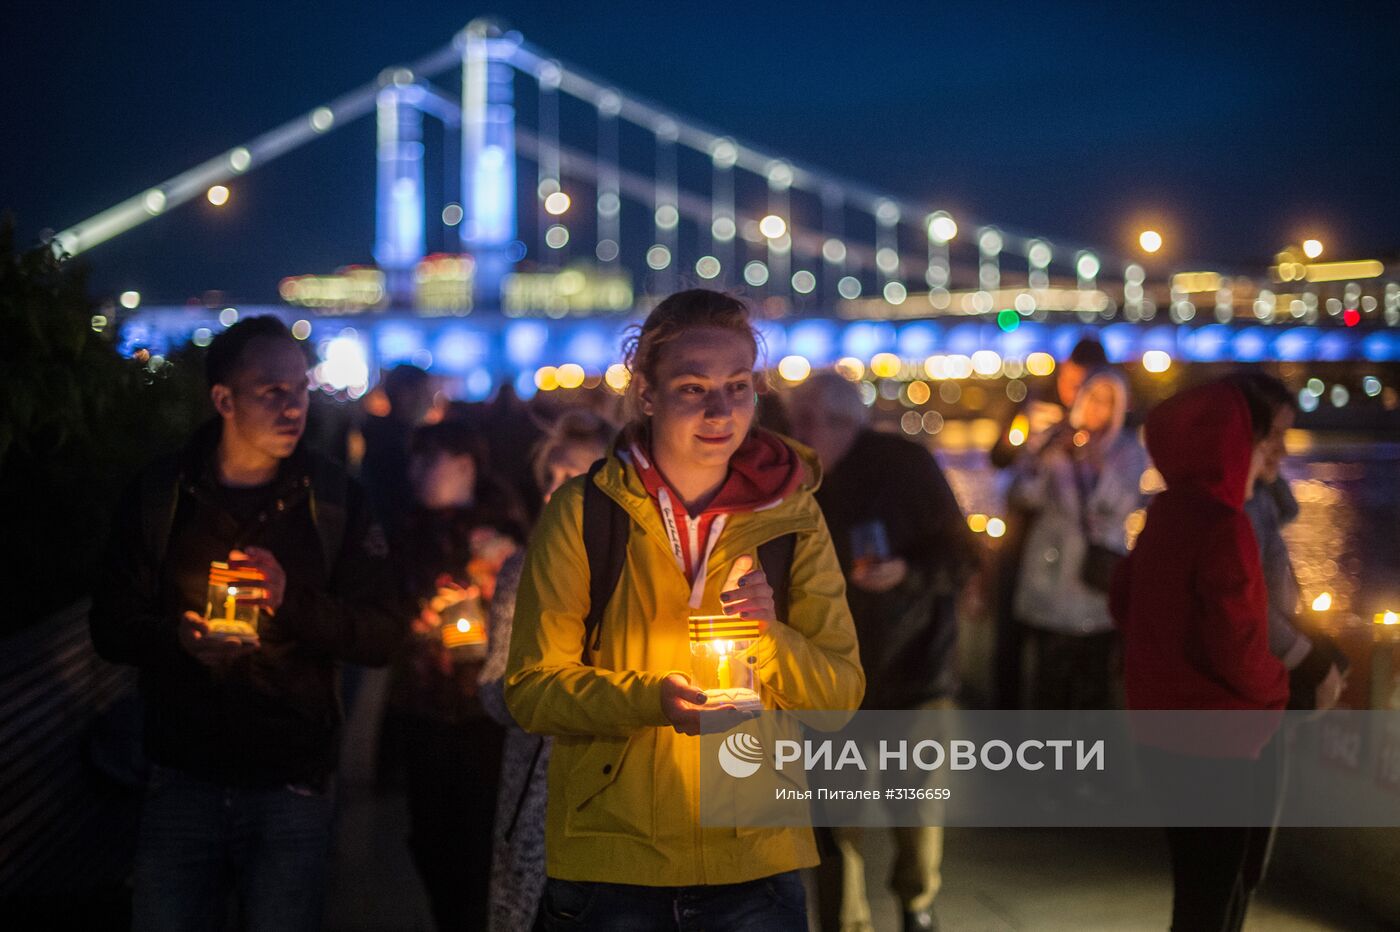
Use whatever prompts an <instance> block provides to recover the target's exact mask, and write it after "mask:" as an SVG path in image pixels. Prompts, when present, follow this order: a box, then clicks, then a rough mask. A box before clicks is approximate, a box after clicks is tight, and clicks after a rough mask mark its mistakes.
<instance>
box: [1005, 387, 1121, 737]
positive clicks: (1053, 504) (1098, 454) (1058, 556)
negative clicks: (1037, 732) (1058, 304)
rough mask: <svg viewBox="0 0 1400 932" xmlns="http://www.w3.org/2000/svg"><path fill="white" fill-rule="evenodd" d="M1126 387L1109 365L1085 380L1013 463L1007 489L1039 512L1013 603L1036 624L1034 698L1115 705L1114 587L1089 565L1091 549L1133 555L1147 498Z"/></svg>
mask: <svg viewBox="0 0 1400 932" xmlns="http://www.w3.org/2000/svg"><path fill="white" fill-rule="evenodd" d="M1127 410H1128V387H1127V385H1126V383H1125V382H1124V381H1123V379H1122V377H1121V376H1119V375H1118V374H1117V373H1115V372H1113V371H1112V370H1109V369H1102V370H1100V371H1098V372H1096V373H1093V374H1092V375H1090V376H1089V378H1088V379H1087V380H1086V381H1085V382H1084V385H1083V386H1082V387H1081V388H1080V390H1079V394H1078V395H1077V396H1076V397H1075V400H1074V405H1073V406H1072V407H1071V408H1070V412H1069V416H1068V417H1067V418H1066V419H1065V421H1064V422H1063V426H1062V427H1060V428H1057V429H1055V430H1053V431H1051V432H1050V433H1049V434H1048V435H1047V436H1046V437H1045V438H1044V439H1043V441H1042V445H1041V446H1039V448H1038V449H1037V450H1035V451H1034V455H1033V456H1029V457H1025V458H1024V459H1023V461H1022V462H1020V463H1018V464H1017V466H1016V467H1015V472H1014V474H1013V477H1012V482H1011V488H1010V491H1009V498H1010V500H1011V501H1012V503H1013V504H1015V505H1017V506H1018V507H1022V508H1028V509H1035V510H1036V511H1037V512H1038V517H1037V519H1036V521H1035V523H1034V524H1033V525H1032V526H1031V528H1030V530H1029V531H1028V532H1027V537H1026V543H1025V553H1024V557H1023V559H1022V561H1021V569H1020V575H1019V577H1018V578H1017V583H1016V596H1015V610H1016V616H1017V618H1018V619H1019V620H1020V621H1021V623H1022V624H1024V625H1026V626H1028V627H1029V628H1030V629H1031V633H1032V643H1033V645H1034V651H1035V657H1036V662H1035V685H1034V687H1033V690H1032V698H1033V705H1034V706H1035V707H1036V708H1041V709H1099V708H1108V707H1109V706H1111V705H1112V696H1113V688H1112V683H1113V673H1112V659H1113V655H1114V647H1115V643H1116V639H1117V634H1116V632H1115V631H1114V628H1113V621H1112V619H1111V618H1110V617H1109V613H1108V596H1107V591H1106V589H1104V588H1100V587H1099V586H1097V585H1096V584H1095V583H1094V581H1093V580H1092V579H1091V578H1089V577H1090V576H1091V574H1090V573H1086V565H1087V564H1088V563H1090V562H1091V561H1092V560H1093V559H1095V557H1094V555H1092V553H1091V552H1092V551H1094V550H1098V551H1100V554H1099V556H1100V557H1103V556H1105V553H1104V552H1105V551H1107V552H1110V553H1111V554H1119V555H1122V554H1126V553H1127V550H1128V548H1127V539H1126V522H1127V519H1128V516H1129V515H1130V514H1131V513H1132V512H1133V511H1134V510H1136V509H1137V508H1138V507H1139V506H1140V504H1141V502H1142V493H1141V492H1140V491H1139V489H1140V484H1141V479H1142V473H1143V470H1144V469H1146V467H1147V453H1146V452H1145V451H1144V450H1143V448H1142V444H1141V443H1139V442H1138V439H1137V436H1136V435H1135V434H1134V433H1133V432H1131V431H1125V430H1124V429H1123V422H1124V419H1125V417H1126V415H1127Z"/></svg>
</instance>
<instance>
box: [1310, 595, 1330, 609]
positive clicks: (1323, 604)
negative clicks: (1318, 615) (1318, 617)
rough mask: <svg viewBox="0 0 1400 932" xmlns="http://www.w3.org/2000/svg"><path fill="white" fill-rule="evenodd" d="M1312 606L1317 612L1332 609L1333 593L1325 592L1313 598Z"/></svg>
mask: <svg viewBox="0 0 1400 932" xmlns="http://www.w3.org/2000/svg"><path fill="white" fill-rule="evenodd" d="M1312 607H1313V611H1315V612H1325V611H1327V610H1328V609H1330V608H1331V607H1332V593H1330V592H1324V593H1322V595H1320V596H1318V597H1317V598H1315V599H1313V603H1312Z"/></svg>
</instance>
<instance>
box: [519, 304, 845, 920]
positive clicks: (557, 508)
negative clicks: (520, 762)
mask: <svg viewBox="0 0 1400 932" xmlns="http://www.w3.org/2000/svg"><path fill="white" fill-rule="evenodd" d="M757 350H758V342H757V334H756V332H755V331H754V328H753V325H752V324H751V323H750V320H749V312H748V308H747V306H746V305H745V304H744V303H743V302H742V301H740V300H739V299H738V298H735V297H733V296H730V295H726V294H722V293H719V292H714V291H705V290H700V289H696V290H691V291H683V292H679V293H677V294H673V295H671V296H670V297H668V298H666V299H665V300H664V301H662V302H661V303H660V304H658V305H657V306H656V308H655V309H653V310H652V312H651V314H650V315H649V316H648V317H647V319H646V321H645V322H644V323H643V324H642V325H641V327H640V329H639V331H638V332H637V333H636V334H635V336H634V337H633V338H632V339H631V340H630V341H629V345H628V347H627V352H626V360H627V364H628V368H629V369H630V371H631V377H632V378H631V384H630V385H629V388H628V393H629V403H630V404H629V407H630V410H631V413H632V415H633V420H632V422H631V423H630V424H629V425H628V426H627V428H626V429H625V430H624V432H623V434H622V436H621V437H620V438H619V439H618V441H617V443H616V444H615V445H614V446H613V448H612V450H611V451H610V452H609V454H608V457H607V460H606V461H605V462H604V463H603V464H602V466H601V468H599V469H597V470H596V471H590V473H589V474H587V475H585V476H580V477H577V478H575V479H572V480H570V481H569V482H567V483H565V484H564V485H563V486H562V487H561V488H560V489H559V490H558V491H557V492H556V493H555V494H554V496H553V497H552V498H551V499H550V502H549V505H548V506H547V507H546V508H545V511H544V514H543V515H542V516H541V518H540V523H539V525H538V527H537V528H536V529H535V533H534V535H533V536H532V538H531V540H530V544H529V547H528V550H527V554H526V557H525V566H524V569H523V571H522V575H521V583H520V589H519V594H518V597H517V602H516V610H515V629H514V631H513V633H512V638H511V645H510V656H509V660H508V662H507V666H506V676H505V696H506V703H507V705H508V706H509V708H510V711H511V714H512V715H513V716H514V717H515V719H516V720H517V721H518V722H519V723H520V724H521V726H522V727H524V728H525V729H526V730H527V731H529V732H532V733H536V734H544V735H552V736H554V747H553V753H552V756H551V759H550V763H549V789H548V797H549V804H548V810H547V814H546V830H545V836H546V860H547V864H546V870H547V874H548V880H547V881H546V883H545V892H544V901H543V903H542V905H541V919H542V922H543V926H544V928H546V929H617V928H627V929H634V928H635V929H641V928H645V929H668V928H670V929H675V928H678V926H679V925H680V923H682V922H684V923H685V926H686V928H699V927H704V928H716V929H728V930H744V929H751V930H764V932H772V930H791V932H805V930H806V929H807V911H806V902H805V894H804V892H803V886H802V881H801V878H800V875H799V871H800V869H802V868H807V867H812V866H815V865H816V863H817V860H818V858H817V849H816V844H815V841H814V839H813V835H812V830H811V828H810V827H777V828H761V827H756V826H747V827H743V828H741V829H739V830H737V831H736V829H735V827H734V826H729V827H721V826H703V825H701V821H700V786H699V777H700V763H701V762H700V739H699V737H698V735H699V734H700V732H701V729H702V721H703V720H704V716H706V715H707V714H708V713H709V712H710V711H711V706H713V703H709V704H707V695H706V693H705V692H704V691H702V690H701V688H700V687H699V686H698V685H697V684H696V682H695V681H694V678H693V676H692V672H693V671H694V669H695V667H694V664H693V661H692V658H691V653H690V644H689V629H690V621H689V619H690V616H691V614H692V613H702V614H705V615H710V616H713V615H715V614H720V613H723V614H726V615H729V616H739V618H741V619H744V620H747V621H751V622H754V623H755V627H756V628H757V629H758V630H759V631H760V632H761V633H760V634H759V635H758V637H757V638H756V639H755V640H754V641H753V643H752V645H751V646H750V647H749V648H748V649H747V650H746V651H745V654H744V656H743V657H742V658H736V659H739V660H740V662H742V663H745V664H746V665H751V666H752V667H753V669H754V671H755V672H756V675H757V678H758V680H759V681H760V683H761V694H762V702H763V704H764V706H765V707H766V708H770V709H784V710H853V709H855V708H856V707H857V706H858V705H859V704H860V700H861V696H862V694H863V692H864V686H865V682H864V674H863V673H862V671H861V666H860V660H859V651H858V649H857V646H856V637H855V630H854V626H853V624H852V621H851V615H850V611H849V609H848V608H847V607H846V599H845V583H844V580H843V577H842V575H841V569H840V567H839V565H838V564H837V561H836V555H835V552H834V550H833V548H832V543H831V539H830V536H829V534H828V533H827V531H826V525H825V524H824V522H823V521H822V517H821V511H820V509H819V508H818V506H817V503H816V500H815V498H814V497H813V494H812V493H813V490H814V488H815V487H816V484H817V482H818V477H819V475H820V468H819V467H818V466H817V464H816V463H815V461H814V458H813V457H812V456H811V453H810V451H807V450H805V448H802V447H800V446H798V445H796V444H795V443H794V442H792V441H788V440H786V439H784V438H782V437H780V436H779V435H777V434H773V433H770V432H768V431H765V430H763V429H761V428H758V427H756V425H755V424H754V410H755V402H756V375H755V371H754V370H755V367H756V363H757V355H758V353H757ZM588 485H591V486H592V487H593V490H594V491H588V490H587V488H586V486H588ZM599 493H601V495H602V496H604V497H605V501H603V503H602V504H603V506H604V507H606V508H607V509H609V510H611V511H612V513H613V514H614V515H620V516H621V518H620V520H621V521H622V522H625V523H623V524H622V527H624V528H625V529H626V532H627V533H626V543H625V560H624V561H623V563H622V567H621V574H620V576H619V578H618V582H617V585H616V586H615V587H613V588H611V589H610V590H609V591H605V592H601V593H597V594H596V598H595V594H594V593H592V592H590V581H591V578H592V577H591V569H590V556H592V557H594V558H595V559H596V557H597V556H598V555H597V554H596V553H593V554H590V553H589V552H587V551H586V550H585V546H584V536H585V535H586V534H587V533H588V527H587V526H586V522H585V519H584V517H583V514H584V512H585V510H586V509H587V508H588V507H589V505H588V504H586V503H589V502H598V501H599V499H598V497H597V496H598V494H599ZM594 513H595V514H596V512H594ZM772 541H787V542H790V544H791V550H790V559H789V561H788V565H787V566H784V567H781V568H780V567H778V566H762V565H759V562H758V560H757V558H756V554H757V553H758V552H759V551H760V548H762V547H763V546H764V545H767V544H769V543H770V542H772ZM768 552H771V551H768ZM770 571H771V572H772V573H773V574H774V578H773V579H770V578H769V572H770ZM783 571H786V573H785V576H784V578H783V579H781V580H779V579H778V578H777V577H778V574H780V573H783ZM774 582H780V584H783V585H782V590H783V593H784V595H779V593H777V592H775V589H774V585H773V583H774ZM775 597H776V598H775ZM594 601H600V602H603V603H605V607H603V610H602V613H601V620H600V624H599V625H598V627H597V628H596V629H593V630H590V629H589V628H588V627H587V625H586V623H585V622H586V619H587V618H588V616H589V613H590V608H593V607H594V606H593V603H594ZM779 603H786V609H785V610H782V611H780V610H779ZM721 708H722V709H723V708H725V706H724V705H721ZM735 708H737V707H735Z"/></svg>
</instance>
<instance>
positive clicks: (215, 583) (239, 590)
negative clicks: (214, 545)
mask: <svg viewBox="0 0 1400 932" xmlns="http://www.w3.org/2000/svg"><path fill="white" fill-rule="evenodd" d="M266 582H267V577H265V576H264V575H263V573H262V570H258V569H253V568H251V567H246V568H245V567H240V568H237V569H235V568H232V567H230V566H229V565H228V564H227V563H220V562H218V561H217V560H216V561H215V562H213V563H210V564H209V590H208V597H207V601H206V603H205V606H204V620H205V621H206V622H208V623H209V636H210V637H216V638H256V637H257V636H258V617H259V614H260V613H259V609H258V606H257V605H256V604H252V603H250V602H247V601H244V600H247V599H256V598H260V597H261V596H262V594H263V588H264V587H263V584H264V583H266Z"/></svg>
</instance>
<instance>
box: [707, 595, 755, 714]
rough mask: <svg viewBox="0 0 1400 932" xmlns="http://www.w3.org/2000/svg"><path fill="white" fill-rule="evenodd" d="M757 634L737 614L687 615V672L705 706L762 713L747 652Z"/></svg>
mask: <svg viewBox="0 0 1400 932" xmlns="http://www.w3.org/2000/svg"><path fill="white" fill-rule="evenodd" d="M758 635H759V623H758V622H757V621H751V620H749V619H747V618H743V617H741V616H739V615H691V616H690V659H691V670H692V673H693V675H694V680H695V684H696V685H697V686H699V687H700V688H701V689H703V690H704V691H705V695H706V696H707V697H708V698H707V700H706V704H707V705H709V706H721V705H729V706H733V707H734V708H736V709H738V710H740V711H744V712H757V711H761V710H762V708H763V702H762V699H761V698H760V696H759V679H758V671H757V669H755V667H754V662H753V657H752V655H751V654H750V653H749V648H750V647H752V646H753V642H754V641H755V640H757V638H758Z"/></svg>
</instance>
